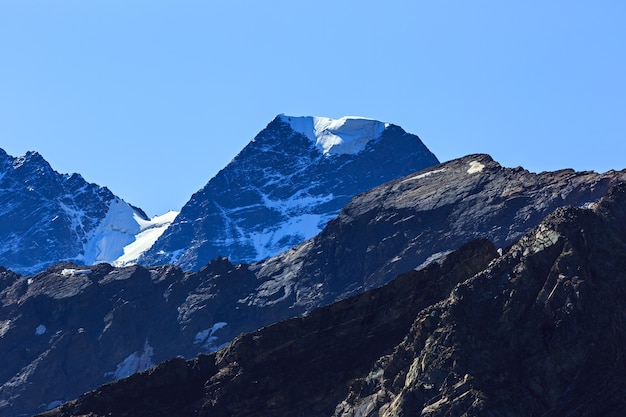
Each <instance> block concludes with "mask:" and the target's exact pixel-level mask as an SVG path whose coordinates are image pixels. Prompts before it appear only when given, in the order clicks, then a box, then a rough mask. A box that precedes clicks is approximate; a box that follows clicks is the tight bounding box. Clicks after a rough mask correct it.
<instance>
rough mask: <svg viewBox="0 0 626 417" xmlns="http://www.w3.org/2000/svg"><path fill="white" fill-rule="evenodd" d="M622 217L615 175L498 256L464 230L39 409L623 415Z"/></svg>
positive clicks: (625, 249) (625, 198)
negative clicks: (391, 273)
mask: <svg viewBox="0 0 626 417" xmlns="http://www.w3.org/2000/svg"><path fill="white" fill-rule="evenodd" d="M625 224H626V186H619V187H616V188H614V189H613V190H612V191H611V192H610V193H609V194H608V196H607V197H606V198H604V199H603V200H602V201H601V202H600V203H599V204H597V205H596V206H595V207H594V208H593V209H591V208H577V207H566V208H560V209H557V210H556V211H555V212H554V213H553V214H551V215H550V216H548V217H547V218H546V219H545V220H544V221H543V222H541V224H539V225H538V226H537V227H535V228H533V229H532V230H530V231H529V232H528V233H526V234H525V235H524V236H522V237H521V239H520V240H519V241H518V242H516V243H515V244H513V245H512V246H510V247H509V248H508V249H507V250H506V252H505V253H504V254H503V255H502V256H499V257H496V254H495V251H494V247H493V246H492V245H490V244H489V243H488V242H486V241H484V240H478V241H473V242H472V243H470V244H467V245H465V246H463V247H462V248H461V249H459V250H458V251H455V252H453V253H451V254H450V255H448V256H447V257H446V258H444V259H443V260H441V261H440V262H438V263H435V264H431V265H430V266H429V267H427V268H425V269H424V270H421V271H414V272H411V273H409V274H406V275H402V276H400V277H398V278H397V279H395V280H393V281H392V282H390V283H389V284H387V285H386V286H384V287H382V288H379V289H376V290H373V291H370V292H366V293H364V294H361V295H358V296H355V297H353V298H349V299H347V300H344V301H341V302H339V303H336V304H332V305H330V306H327V307H324V308H321V309H317V310H315V311H313V312H311V313H310V314H309V315H307V316H305V317H301V318H296V319H291V320H287V321H284V322H281V323H277V324H274V325H272V326H269V327H266V328H263V329H260V330H258V331H256V332H254V333H251V334H246V335H243V336H241V337H239V338H237V339H236V340H235V341H234V342H233V343H232V344H231V345H229V346H228V347H227V348H225V349H223V350H221V351H219V352H217V353H215V354H212V355H208V356H201V357H199V358H197V359H195V360H192V361H188V362H184V361H182V360H174V361H170V362H167V363H164V364H162V365H159V366H157V367H155V368H153V369H151V370H149V371H147V372H144V373H141V374H138V375H134V376H131V377H130V378H127V379H124V380H121V381H118V382H116V383H113V384H110V385H106V386H104V387H102V388H100V389H98V390H96V391H93V392H91V393H88V394H86V395H83V396H81V397H80V398H79V399H78V400H76V401H73V402H70V403H68V404H65V405H63V406H61V407H60V408H58V409H56V410H54V411H51V412H48V413H46V414H44V415H45V416H47V417H69V416H93V417H96V416H105V415H115V416H143V415H146V416H147V415H151V416H160V415H163V416H165V415H168V416H190V415H197V416H252V415H264V416H279V415H280V416H319V415H335V416H343V417H345V416H409V415H425V416H565V415H568V416H570V415H571V416H600V415H601V416H621V415H623V410H624V409H626V398H625V396H624V393H625V392H626V361H625V360H626V358H625V354H624V352H626V329H625V326H624V318H625V312H626V303H625V301H624V300H625V297H626V227H625V226H624V225H625ZM181 387H188V389H184V388H181ZM168 393H169V394H168Z"/></svg>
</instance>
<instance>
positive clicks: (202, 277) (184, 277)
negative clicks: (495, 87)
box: [0, 154, 626, 416]
mask: <svg viewBox="0 0 626 417" xmlns="http://www.w3.org/2000/svg"><path fill="white" fill-rule="evenodd" d="M625 180H626V172H624V171H621V172H615V171H611V172H608V173H605V174H597V173H594V172H575V171H573V170H562V171H556V172H543V173H540V174H534V173H530V172H528V171H526V170H523V169H521V168H505V167H502V166H500V165H499V164H498V163H496V162H495V161H493V160H492V159H491V158H490V157H489V156H488V155H480V154H477V155H468V156H466V157H464V158H460V159H458V160H453V161H449V162H446V163H442V164H439V165H437V166H434V167H430V168H427V169H425V170H422V171H418V172H414V173H412V174H410V175H408V176H406V177H403V178H400V179H397V180H394V181H391V182H388V183H385V184H383V185H381V186H378V187H375V188H373V189H372V190H370V191H367V192H365V193H362V194H360V195H358V196H356V197H355V198H353V199H352V201H350V203H348V204H347V205H346V206H345V207H344V208H343V209H342V210H341V211H340V213H339V214H338V216H337V217H336V218H335V219H333V220H331V221H330V222H329V223H328V224H327V225H326V227H325V228H324V230H323V231H322V232H321V233H319V234H318V235H316V236H315V237H313V238H311V239H309V240H307V241H305V242H304V243H302V244H300V245H297V246H295V247H293V248H292V249H289V250H287V251H285V252H282V253H280V254H278V255H276V256H274V257H271V258H268V259H266V260H262V261H259V262H255V263H252V264H233V263H231V262H230V261H229V260H228V259H227V258H223V257H222V258H219V257H218V258H216V259H214V260H213V261H212V262H210V263H209V264H207V265H206V266H204V267H203V268H201V269H200V270H199V271H197V272H185V271H184V270H182V269H181V268H179V267H176V266H168V265H164V266H158V267H142V266H131V267H125V268H114V267H112V266H110V265H108V264H100V265H96V266H94V267H84V266H78V265H74V264H67V263H66V264H57V265H55V266H52V267H50V268H48V269H47V270H45V271H43V272H41V273H39V274H36V275H30V276H19V275H16V274H15V273H12V272H10V271H7V270H5V271H4V272H3V275H2V280H1V281H0V282H2V285H1V286H0V289H1V290H0V302H1V303H2V309H1V310H0V317H1V318H2V329H3V331H2V337H0V352H3V354H4V355H5V357H6V358H7V360H8V361H7V363H8V364H10V366H7V367H6V368H5V369H4V370H3V371H2V373H1V374H0V384H1V385H0V398H3V399H4V402H0V410H2V414H3V415H7V416H15V415H19V414H20V413H25V412H26V413H32V412H34V411H36V410H42V409H46V408H51V407H53V406H56V405H58V404H60V403H61V402H64V401H66V400H70V399H72V398H75V397H76V396H78V395H80V394H81V393H83V392H85V391H87V390H89V389H94V388H96V387H97V386H99V385H102V384H104V383H107V382H110V381H113V380H115V379H117V378H122V377H126V376H129V375H131V374H133V373H135V372H138V371H142V370H145V369H147V368H149V367H151V366H153V365H155V364H157V363H160V362H162V361H165V360H169V359H172V358H176V357H181V356H182V357H184V358H193V357H195V356H196V355H198V354H203V353H210V352H213V351H216V350H219V349H221V348H223V347H225V346H227V345H228V343H229V342H230V341H232V340H233V339H235V338H236V337H237V336H238V335H240V334H241V333H244V332H253V331H256V330H257V329H259V328H262V327H264V326H268V325H270V324H272V323H276V322H278V321H281V320H285V319H288V318H290V317H307V316H310V315H312V314H317V313H315V312H316V308H319V307H322V306H325V305H331V304H332V303H334V302H337V301H339V302H341V300H344V299H346V298H347V297H350V296H354V295H358V294H361V293H363V292H364V291H367V290H370V289H375V288H378V287H380V286H382V285H385V284H386V283H388V282H389V281H390V280H392V279H394V278H395V277H396V276H398V275H401V274H403V273H406V272H408V271H412V270H422V269H424V268H425V267H428V265H433V263H434V262H435V263H436V262H437V261H438V260H442V259H445V257H446V256H447V255H449V254H450V253H452V252H453V251H454V250H456V249H457V248H459V247H461V246H463V245H464V244H465V243H466V242H468V241H473V240H475V239H485V238H486V239H488V240H490V241H491V242H493V243H489V245H491V247H492V249H490V250H489V251H490V252H489V253H494V252H495V253H496V254H497V249H500V251H501V252H504V251H506V250H507V248H509V247H510V245H512V244H513V243H514V242H515V241H517V240H519V239H520V238H522V237H523V236H524V233H526V232H527V231H528V230H529V229H530V228H532V227H535V226H537V225H538V224H540V222H541V221H542V220H543V219H544V218H545V216H547V215H549V214H550V213H551V212H553V211H554V210H556V209H558V208H559V207H562V206H565V205H569V206H573V207H580V208H589V207H593V206H595V205H597V204H598V201H599V200H600V199H602V198H603V197H604V196H606V195H607V194H608V193H609V190H610V189H611V187H613V186H614V185H616V184H619V183H621V182H624V181H625ZM489 245H487V246H489ZM481 250H482V249H481ZM485 253H486V252H485ZM481 256H483V257H484V259H491V258H492V257H493V256H495V255H493V254H492V255H487V254H484V255H481ZM455 262H456V261H455ZM487 262H488V261H487ZM485 266H486V265H485V264H484V263H481V264H480V266H479V267H477V268H483V267H485ZM472 271H473V272H472V274H474V273H476V272H478V270H476V269H475V268H474V269H472ZM470 275H471V274H470ZM470 275H464V276H463V277H464V278H463V277H459V278H458V279H457V280H454V281H451V282H450V283H448V284H447V285H448V286H444V287H442V289H441V291H443V293H445V292H446V291H450V290H451V287H450V285H454V284H456V283H458V282H461V280H465V279H468V278H469V277H470ZM443 293H442V292H438V293H437V294H439V295H438V296H433V297H434V298H431V297H430V296H428V297H427V296H426V295H422V296H424V297H425V299H424V303H434V301H433V300H435V299H436V300H439V299H440V298H441V297H444V295H441V294H443ZM438 297H439V298H438ZM331 308H332V307H331ZM371 308H374V307H371ZM376 308H377V309H378V308H379V309H382V310H381V311H385V309H386V308H387V307H385V306H384V305H382V304H381V305H380V306H379V307H376ZM416 314H417V313H416ZM381 320H382V319H381ZM381 325H382V324H381ZM388 326H390V327H394V326H395V325H394V324H393V322H390V323H388ZM394 331H399V330H398V329H395V330H394ZM399 342H400V340H398V343H399ZM362 344H363V342H361V343H359V346H360V345H362ZM357 352H358V350H357ZM355 353H356V352H355ZM185 366H187V365H185ZM129 415H132V413H131V414H129Z"/></svg>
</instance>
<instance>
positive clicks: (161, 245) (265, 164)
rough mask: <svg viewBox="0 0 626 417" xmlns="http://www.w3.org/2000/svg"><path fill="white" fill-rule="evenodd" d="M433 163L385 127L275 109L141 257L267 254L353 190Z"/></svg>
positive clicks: (316, 222)
mask: <svg viewBox="0 0 626 417" xmlns="http://www.w3.org/2000/svg"><path fill="white" fill-rule="evenodd" d="M438 162H439V161H438V160H437V158H436V157H435V156H434V155H433V154H432V153H431V152H430V151H429V150H428V149H427V148H426V147H425V146H424V144H423V143H422V142H421V140H420V139H419V138H418V137H417V136H415V135H411V134H408V133H406V132H405V131H404V130H402V129H401V128H400V127H398V126H395V125H392V124H388V123H382V122H379V121H375V120H370V119H363V118H356V117H344V118H341V119H338V120H333V119H329V118H324V117H290V116H284V115H281V116H278V117H276V118H275V119H274V120H273V121H272V122H271V123H270V124H269V125H268V126H267V127H266V128H265V129H264V130H262V131H261V132H260V133H259V134H258V135H257V136H256V137H255V138H254V139H253V140H252V141H251V142H250V143H249V144H248V145H247V146H246V147H245V148H244V149H243V150H242V151H241V152H240V153H239V154H238V155H237V156H236V157H235V158H234V159H233V160H232V162H231V163H230V164H228V165H227V166H226V167H225V168H224V169H223V170H221V171H220V172H219V173H218V174H217V175H216V176H215V177H213V178H212V179H211V180H210V181H209V182H208V183H207V185H206V186H205V187H204V188H202V189H201V190H200V191H198V192H197V193H196V194H194V195H193V196H192V198H191V199H190V200H189V202H188V203H187V204H185V206H184V207H183V208H182V210H181V212H180V214H179V215H178V217H177V218H176V220H175V221H174V222H173V223H172V225H171V226H170V227H169V228H168V230H166V231H165V233H164V234H163V235H162V236H161V237H160V238H159V239H158V240H157V242H156V243H155V245H154V246H153V247H152V248H151V249H150V250H149V251H148V252H147V253H146V254H145V255H144V256H142V257H141V258H140V260H139V263H141V264H144V265H158V264H165V263H173V264H175V265H179V266H181V267H182V268H183V269H184V270H198V269H200V268H201V267H202V266H204V265H205V264H206V263H208V262H209V261H210V260H211V259H214V258H216V257H218V256H226V257H228V258H229V259H230V260H231V261H233V262H254V261H258V260H261V259H265V258H268V257H270V256H273V255H276V254H278V253H280V252H282V251H285V250H287V249H289V248H291V247H292V246H294V245H296V244H299V243H302V242H303V241H305V240H306V239H309V238H311V237H313V236H315V235H316V234H317V233H319V232H320V231H321V230H322V229H323V227H324V226H325V224H326V223H327V222H328V221H329V220H330V219H332V218H333V217H335V216H336V215H337V213H338V212H339V210H340V209H341V208H342V207H343V206H344V205H345V204H346V203H348V201H350V199H351V198H352V197H354V196H355V195H357V194H359V193H361V192H363V191H366V190H369V189H371V188H373V187H375V186H377V185H380V184H382V183H384V182H387V181H390V180H393V179H396V178H400V177H403V176H405V175H407V174H410V173H412V172H414V171H417V170H419V169H422V168H426V167H428V166H432V165H435V164H437V163H438Z"/></svg>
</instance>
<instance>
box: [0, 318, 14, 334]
mask: <svg viewBox="0 0 626 417" xmlns="http://www.w3.org/2000/svg"><path fill="white" fill-rule="evenodd" d="M11 324H12V322H11V320H2V321H0V338H3V337H4V335H5V334H7V333H8V331H9V330H11V327H12V326H11Z"/></svg>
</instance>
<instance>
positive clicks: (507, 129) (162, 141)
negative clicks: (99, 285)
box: [0, 0, 626, 215]
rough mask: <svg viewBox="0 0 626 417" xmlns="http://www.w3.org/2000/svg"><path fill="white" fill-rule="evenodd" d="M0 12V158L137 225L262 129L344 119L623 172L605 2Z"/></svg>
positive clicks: (616, 55)
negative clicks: (123, 210)
mask: <svg viewBox="0 0 626 417" xmlns="http://www.w3.org/2000/svg"><path fill="white" fill-rule="evenodd" d="M217 3H218V2H211V1H208V0H204V1H200V0H197V1H193V0H176V1H174V0H170V1H165V0H149V1H148V0H145V1H140V0H136V1H135V0H124V1H122V0H89V1H85V0H74V1H65V0H56V1H50V0H39V1H37V0H31V1H24V0H2V1H0V64H1V65H0V147H1V148H3V149H5V150H6V151H7V152H8V153H9V154H11V155H14V156H18V155H21V154H23V153H24V152H26V151H27V150H36V151H38V152H40V153H41V154H42V155H43V156H44V157H45V158H46V159H47V160H48V161H49V162H50V163H51V164H52V166H53V167H54V168H55V169H56V170H57V171H59V172H64V173H71V172H79V173H81V174H82V175H83V176H84V177H85V178H86V179H87V180H88V181H91V182H96V183H98V184H100V185H105V186H108V187H109V188H110V189H111V190H112V191H113V192H114V193H116V194H117V195H119V196H121V197H122V198H124V199H125V200H126V201H128V202H130V203H132V204H135V205H137V206H140V207H142V208H143V209H144V210H146V212H147V213H148V214H149V215H155V214H160V213H163V212H165V211H167V210H169V209H174V210H178V209H180V207H181V206H182V205H183V204H184V203H185V202H186V201H187V200H188V199H189V198H190V197H191V194H192V193H193V192H195V191H197V190H198V189H199V188H200V187H202V186H203V185H204V184H205V183H206V182H207V181H208V180H209V179H210V178H211V177H212V176H213V175H215V173H217V171H218V170H219V169H221V168H223V167H224V166H225V165H226V164H227V163H228V162H229V161H230V160H231V159H232V158H233V157H234V156H235V155H236V154H237V153H238V152H239V151H240V150H241V149H242V148H243V147H244V146H245V145H246V144H247V143H248V142H249V141H250V140H251V139H252V138H253V137H254V136H255V134H256V133H258V132H259V131H260V130H261V129H263V128H264V127H265V126H266V125H267V123H269V122H270V121H271V120H272V119H273V118H274V117H275V116H276V115H277V114H279V113H285V114H288V115H295V116H300V115H316V116H327V117H336V118H338V117H342V116H345V115H359V116H364V117H371V118H374V119H378V120H382V121H386V122H391V123H394V124H398V125H400V126H402V127H403V128H404V129H405V130H407V131H409V132H411V133H415V134H417V135H419V136H420V137H421V139H422V140H423V141H424V143H425V144H426V145H427V146H428V147H429V148H430V149H431V150H432V151H433V152H434V153H435V154H436V155H437V156H438V157H439V159H440V160H442V161H445V160H449V159H453V158H457V157H460V156H463V155H466V154H469V153H478V152H484V153H489V154H491V155H492V156H493V157H494V158H495V159H496V160H497V161H499V162H500V163H501V164H503V165H505V166H519V165H521V166H524V167H525V168H527V169H530V170H531V171H541V170H554V169H560V168H567V167H571V168H575V169H577V170H585V169H593V170H596V171H606V170H608V169H613V168H614V169H623V168H626V157H625V151H626V145H624V139H626V81H625V78H626V77H625V75H624V74H626V53H625V52H626V50H625V47H626V44H625V42H626V25H624V17H626V2H623V1H595V2H592V1H571V0H570V1H558V0H555V1H549V2H546V1H524V2H522V1H510V2H503V1H480V0H478V1H437V2H425V1H417V0H412V1H389V2H380V1H334V2H333V1H325V0H323V1H322V0H317V1H309V0H302V1H297V2H294V1H271V0H268V1H263V2H261V1H252V0H250V1H230V2H219V4H217Z"/></svg>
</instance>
